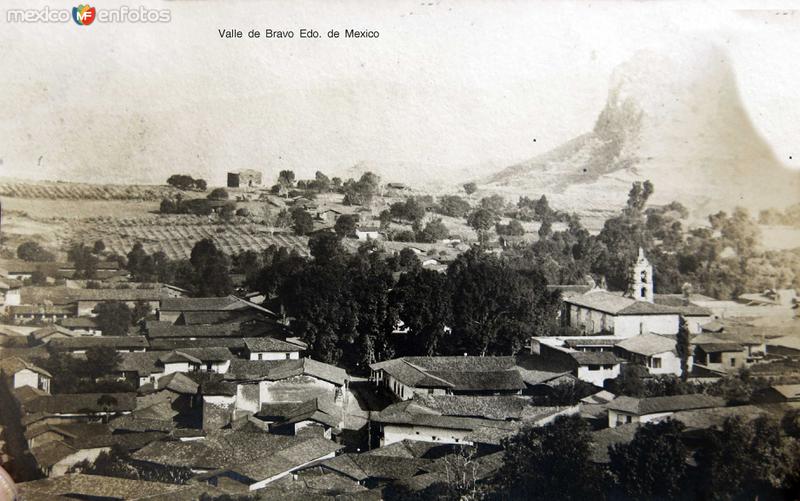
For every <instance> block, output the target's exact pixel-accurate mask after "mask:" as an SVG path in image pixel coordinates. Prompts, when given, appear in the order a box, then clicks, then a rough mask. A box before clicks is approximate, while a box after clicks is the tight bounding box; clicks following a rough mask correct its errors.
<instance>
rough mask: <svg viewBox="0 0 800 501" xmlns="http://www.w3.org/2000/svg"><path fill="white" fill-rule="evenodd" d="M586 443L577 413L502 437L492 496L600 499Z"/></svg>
mask: <svg viewBox="0 0 800 501" xmlns="http://www.w3.org/2000/svg"><path fill="white" fill-rule="evenodd" d="M590 442H591V435H590V434H589V427H588V425H587V424H586V422H585V421H584V420H582V419H581V418H580V417H578V416H559V417H558V418H556V420H555V421H554V422H553V423H552V424H549V425H547V426H542V427H536V428H528V429H523V430H522V431H521V432H519V433H518V434H517V435H515V436H514V437H512V438H510V439H506V440H504V443H503V446H504V449H505V455H504V458H503V466H502V467H501V468H500V470H499V471H498V472H497V475H496V476H495V478H494V481H493V487H494V488H495V490H496V492H495V494H496V495H497V497H499V498H500V499H530V500H548V501H549V500H553V499H559V500H565V501H569V500H575V501H578V500H581V501H583V500H586V499H597V500H600V499H603V498H604V493H603V491H602V481H603V473H602V471H601V470H600V468H598V467H597V466H596V465H595V464H594V463H592V462H591V461H590V460H589V458H590V452H591V451H590V449H589V445H590Z"/></svg>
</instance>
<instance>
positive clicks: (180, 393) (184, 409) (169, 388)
mask: <svg viewBox="0 0 800 501" xmlns="http://www.w3.org/2000/svg"><path fill="white" fill-rule="evenodd" d="M199 387H200V385H199V384H197V383H196V382H194V381H193V380H191V379H189V377H188V376H187V375H186V374H183V373H181V372H173V373H170V374H167V375H165V376H163V377H161V378H159V379H158V380H157V381H156V382H155V383H153V384H148V385H145V386H143V387H141V388H140V389H139V393H140V396H139V397H138V398H137V399H136V405H137V407H144V408H146V407H150V406H153V405H157V404H164V403H166V404H168V405H169V406H170V409H172V410H174V411H176V412H178V413H183V414H187V413H191V412H192V411H193V409H195V408H197V407H199V405H200V404H199V403H198V401H199V398H196V396H197V390H198V388H199ZM198 415H199V414H198Z"/></svg>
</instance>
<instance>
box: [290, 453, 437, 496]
mask: <svg viewBox="0 0 800 501" xmlns="http://www.w3.org/2000/svg"><path fill="white" fill-rule="evenodd" d="M396 443H399V442H396ZM392 445H394V444H392ZM392 445H389V446H388V447H381V448H380V449H389V448H391V447H392ZM377 450H379V449H373V450H372V451H369V452H365V453H362V454H353V453H345V454H341V455H339V456H336V457H335V458H333V459H328V460H326V461H322V462H320V463H318V464H315V465H312V466H310V467H309V468H307V469H305V470H304V471H303V472H301V474H300V476H301V477H302V476H303V474H305V475H309V473H311V472H312V471H313V470H317V471H318V473H317V475H319V476H324V477H325V478H329V479H330V480H329V482H330V483H331V484H338V483H339V482H336V480H338V479H342V480H348V481H350V482H352V483H353V484H354V485H355V486H364V487H367V488H369V489H375V490H377V488H378V487H379V486H381V485H384V484H387V483H392V482H396V481H399V480H404V479H410V478H413V477H415V476H419V475H423V474H425V473H429V471H428V469H427V468H429V467H431V465H433V460H432V459H427V458H421V457H413V456H412V457H408V456H395V455H390V454H375V453H374V451H377ZM309 476H310V475H309ZM345 485H346V484H345ZM346 488H347V487H345V489H346ZM340 489H341V487H340ZM342 490H344V489H342ZM347 490H350V489H347Z"/></svg>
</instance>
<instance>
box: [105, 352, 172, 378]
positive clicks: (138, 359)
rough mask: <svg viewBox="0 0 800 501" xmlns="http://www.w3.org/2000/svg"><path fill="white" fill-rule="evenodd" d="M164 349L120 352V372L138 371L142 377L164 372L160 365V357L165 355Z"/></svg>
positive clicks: (117, 369)
mask: <svg viewBox="0 0 800 501" xmlns="http://www.w3.org/2000/svg"><path fill="white" fill-rule="evenodd" d="M165 354H166V352H163V351H139V352H133V353H120V362H119V364H117V367H116V371H118V372H136V373H137V374H138V375H139V376H140V377H145V376H149V375H150V374H157V373H160V372H164V368H163V367H161V366H159V365H158V363H157V362H158V359H159V358H160V357H162V356H164V355H165Z"/></svg>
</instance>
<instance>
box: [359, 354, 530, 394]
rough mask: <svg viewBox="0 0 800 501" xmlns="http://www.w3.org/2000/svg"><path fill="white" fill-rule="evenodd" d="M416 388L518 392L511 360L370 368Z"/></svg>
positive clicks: (406, 360)
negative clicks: (381, 371)
mask: <svg viewBox="0 0 800 501" xmlns="http://www.w3.org/2000/svg"><path fill="white" fill-rule="evenodd" d="M370 368H371V369H372V370H383V371H385V372H386V373H387V374H390V375H391V376H392V377H394V378H395V379H397V380H398V381H400V382H402V383H403V384H406V385H408V386H411V387H415V388H452V389H454V390H461V391H481V390H486V391H488V390H498V391H502V390H520V389H524V388H525V383H524V382H523V380H522V377H521V376H520V373H519V371H518V370H517V369H516V361H515V359H514V357H403V358H396V359H393V360H386V361H384V362H378V363H374V364H371V365H370Z"/></svg>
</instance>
